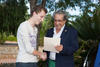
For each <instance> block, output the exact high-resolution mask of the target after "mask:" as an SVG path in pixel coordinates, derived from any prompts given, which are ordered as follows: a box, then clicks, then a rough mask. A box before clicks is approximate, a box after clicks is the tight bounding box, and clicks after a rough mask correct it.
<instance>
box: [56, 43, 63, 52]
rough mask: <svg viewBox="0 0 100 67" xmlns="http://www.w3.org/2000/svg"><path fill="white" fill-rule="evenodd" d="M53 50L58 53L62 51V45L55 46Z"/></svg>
mask: <svg viewBox="0 0 100 67" xmlns="http://www.w3.org/2000/svg"><path fill="white" fill-rule="evenodd" d="M55 49H56V50H57V51H59V52H60V51H62V50H63V45H57V46H55Z"/></svg>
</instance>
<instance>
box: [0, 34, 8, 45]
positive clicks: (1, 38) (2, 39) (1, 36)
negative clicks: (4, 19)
mask: <svg viewBox="0 0 100 67" xmlns="http://www.w3.org/2000/svg"><path fill="white" fill-rule="evenodd" d="M6 38H7V36H6V34H5V33H0V43H1V44H3V43H4V42H5V40H6Z"/></svg>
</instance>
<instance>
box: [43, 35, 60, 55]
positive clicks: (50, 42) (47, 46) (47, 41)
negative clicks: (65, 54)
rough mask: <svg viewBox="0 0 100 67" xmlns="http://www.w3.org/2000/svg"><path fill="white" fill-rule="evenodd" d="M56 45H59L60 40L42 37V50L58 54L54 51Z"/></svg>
mask: <svg viewBox="0 0 100 67" xmlns="http://www.w3.org/2000/svg"><path fill="white" fill-rule="evenodd" d="M56 45H60V38H50V37H44V50H45V51H52V52H56V53H59V51H57V50H56V49H55V46H56Z"/></svg>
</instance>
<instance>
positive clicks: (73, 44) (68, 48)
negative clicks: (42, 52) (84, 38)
mask: <svg viewBox="0 0 100 67" xmlns="http://www.w3.org/2000/svg"><path fill="white" fill-rule="evenodd" d="M53 18H54V28H51V29H49V30H48V31H47V34H46V37H54V38H61V42H60V46H55V49H56V50H57V51H59V53H55V52H49V51H46V52H47V66H48V67H74V60H73V54H74V52H75V51H76V50H77V49H78V39H77V31H76V30H75V29H74V28H71V27H70V28H69V27H67V26H65V23H66V22H67V14H66V12H65V11H62V10H59V11H56V12H54V14H53Z"/></svg>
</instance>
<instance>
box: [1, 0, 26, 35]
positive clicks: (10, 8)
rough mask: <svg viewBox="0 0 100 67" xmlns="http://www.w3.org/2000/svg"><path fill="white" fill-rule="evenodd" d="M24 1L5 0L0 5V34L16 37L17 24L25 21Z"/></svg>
mask: <svg viewBox="0 0 100 67" xmlns="http://www.w3.org/2000/svg"><path fill="white" fill-rule="evenodd" d="M26 11H27V7H26V5H25V1H24V0H18V1H17V0H7V1H5V2H4V3H1V4H0V32H7V33H9V34H11V33H12V34H14V35H16V31H17V28H18V26H19V24H20V23H21V22H22V21H24V20H25V13H26Z"/></svg>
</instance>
